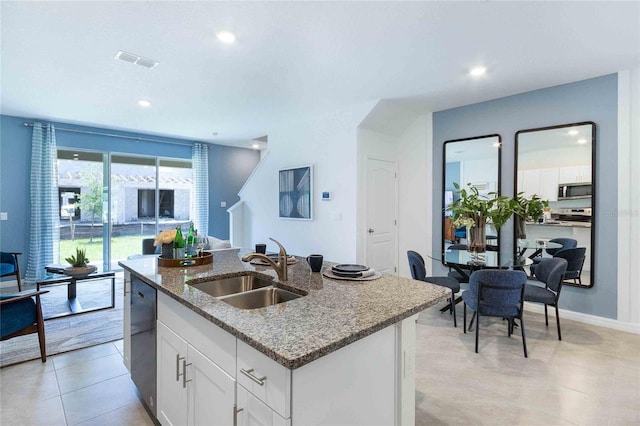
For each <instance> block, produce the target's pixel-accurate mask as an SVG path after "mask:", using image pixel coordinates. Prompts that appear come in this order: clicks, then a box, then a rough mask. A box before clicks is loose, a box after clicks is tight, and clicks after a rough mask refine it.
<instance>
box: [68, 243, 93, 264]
mask: <svg viewBox="0 0 640 426" xmlns="http://www.w3.org/2000/svg"><path fill="white" fill-rule="evenodd" d="M64 260H65V261H67V263H69V264H71V266H73V267H74V268H81V267H84V266H87V264H88V263H89V258H87V252H86V250H85V249H83V248H80V247H77V248H76V254H75V255H71V256H69V257H67V258H65V259H64Z"/></svg>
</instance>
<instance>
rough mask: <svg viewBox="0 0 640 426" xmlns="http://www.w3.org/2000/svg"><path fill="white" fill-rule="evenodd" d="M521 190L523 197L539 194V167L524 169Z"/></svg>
mask: <svg viewBox="0 0 640 426" xmlns="http://www.w3.org/2000/svg"><path fill="white" fill-rule="evenodd" d="M522 192H524V195H525V197H531V196H532V195H533V194H538V195H539V194H540V169H533V170H524V171H523V173H522Z"/></svg>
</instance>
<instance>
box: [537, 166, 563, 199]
mask: <svg viewBox="0 0 640 426" xmlns="http://www.w3.org/2000/svg"><path fill="white" fill-rule="evenodd" d="M558 172H559V171H558V169H557V168H548V169H540V185H539V192H538V193H537V194H538V196H539V197H540V198H542V199H543V200H549V201H558Z"/></svg>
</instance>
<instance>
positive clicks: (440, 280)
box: [407, 250, 460, 327]
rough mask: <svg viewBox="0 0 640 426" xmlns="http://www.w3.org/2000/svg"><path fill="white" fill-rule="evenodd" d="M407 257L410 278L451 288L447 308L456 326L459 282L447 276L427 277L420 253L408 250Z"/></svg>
mask: <svg viewBox="0 0 640 426" xmlns="http://www.w3.org/2000/svg"><path fill="white" fill-rule="evenodd" d="M407 258H408V259H409V269H411V278H413V279H414V280H419V281H425V282H428V283H431V284H435V285H439V286H441V287H446V288H448V289H450V290H451V297H450V299H449V310H450V312H451V313H452V314H453V326H454V327H457V326H458V320H457V319H456V293H457V292H459V291H460V283H459V282H458V281H456V280H454V279H451V278H448V277H427V276H426V275H427V269H426V267H425V264H424V259H423V257H422V256H421V255H420V253H418V252H416V251H413V250H409V251H407Z"/></svg>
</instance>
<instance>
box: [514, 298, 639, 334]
mask: <svg viewBox="0 0 640 426" xmlns="http://www.w3.org/2000/svg"><path fill="white" fill-rule="evenodd" d="M524 307H525V310H526V311H530V312H536V313H540V314H544V305H542V304H541V303H525V305H524ZM549 309H550V310H551V312H550V315H552V316H553V315H555V313H554V312H553V311H554V309H553V308H549ZM559 311H560V320H561V321H562V319H569V320H573V321H578V322H582V323H585V324H591V325H597V326H600V327H606V328H612V329H614V330H620V331H626V332H627V333H633V334H640V324H633V323H630V322H623V321H618V320H615V319H611V318H604V317H598V316H595V315H589V314H583V313H581V312H575V311H567V310H565V309H560V310H559Z"/></svg>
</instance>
